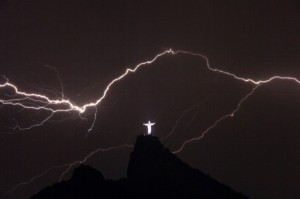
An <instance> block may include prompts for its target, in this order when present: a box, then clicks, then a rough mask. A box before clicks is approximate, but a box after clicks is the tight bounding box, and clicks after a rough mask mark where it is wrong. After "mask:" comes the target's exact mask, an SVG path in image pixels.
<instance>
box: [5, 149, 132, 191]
mask: <svg viewBox="0 0 300 199" xmlns="http://www.w3.org/2000/svg"><path fill="white" fill-rule="evenodd" d="M121 148H133V145H129V144H123V145H119V146H113V147H109V148H98V149H96V150H94V151H92V152H91V153H89V154H88V155H86V156H85V157H84V158H83V159H82V160H77V161H74V162H72V163H67V164H62V165H54V166H52V167H49V168H48V169H46V170H45V171H43V172H42V173H40V174H38V175H36V176H34V177H32V178H31V179H29V180H27V181H25V182H21V183H19V184H17V185H15V186H14V187H13V188H12V189H11V190H9V191H8V192H6V193H5V194H4V196H5V195H8V194H10V193H13V192H14V191H16V190H17V189H18V188H20V187H22V186H25V185H29V184H31V183H33V182H34V181H36V180H37V179H39V178H41V177H43V176H45V175H46V174H48V173H49V172H51V171H53V170H56V169H62V168H64V167H66V169H65V170H64V171H63V172H62V173H61V175H60V177H59V181H62V179H63V177H64V176H65V175H66V174H67V173H68V172H69V171H70V170H71V169H72V168H73V167H74V166H76V165H79V164H84V163H85V162H86V161H87V160H88V159H90V158H91V157H92V156H94V155H96V154H97V153H99V152H108V151H112V150H117V149H121Z"/></svg>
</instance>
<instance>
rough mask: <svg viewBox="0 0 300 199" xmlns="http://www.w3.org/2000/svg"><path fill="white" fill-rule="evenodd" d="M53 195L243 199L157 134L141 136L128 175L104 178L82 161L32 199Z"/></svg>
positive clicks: (43, 198)
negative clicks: (188, 161) (174, 151)
mask: <svg viewBox="0 0 300 199" xmlns="http://www.w3.org/2000/svg"><path fill="white" fill-rule="evenodd" d="M48 198H49V199H50V198H56V199H60V198H91V199H92V198H138V199H143V198H145V199H148V198H149V199H150V198H151V199H154V198H199V199H225V198H226V199H243V198H247V197H246V196H244V195H242V194H240V193H237V192H235V191H233V190H232V189H231V188H229V187H228V186H226V185H224V184H221V183H219V182H217V181H216V180H214V179H212V178H211V177H210V176H208V175H206V174H204V173H203V172H201V171H199V170H197V169H193V168H191V167H190V166H189V165H187V164H185V163H184V162H182V161H181V160H180V159H178V158H177V157H176V156H175V155H174V154H172V153H171V152H170V151H169V150H168V149H166V148H164V147H163V145H162V144H161V143H160V141H159V139H158V138H157V137H155V136H139V137H138V138H137V140H136V143H135V147H134V150H133V152H132V153H131V155H130V160H129V165H128V170H127V178H123V179H120V180H116V181H112V180H106V179H104V177H103V175H102V174H101V173H100V172H99V171H97V170H96V169H94V168H92V167H90V166H87V165H81V166H79V167H78V168H76V169H75V170H74V172H73V175H72V177H71V179H69V180H67V181H63V182H60V183H56V184H54V185H52V186H50V187H46V188H45V189H43V190H42V191H40V192H39V193H37V194H36V195H34V196H33V197H32V199H48Z"/></svg>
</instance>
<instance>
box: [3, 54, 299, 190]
mask: <svg viewBox="0 0 300 199" xmlns="http://www.w3.org/2000/svg"><path fill="white" fill-rule="evenodd" d="M177 54H187V55H191V56H196V57H199V58H201V59H202V60H204V61H205V64H206V67H207V69H208V70H210V71H212V72H215V73H220V74H222V75H225V76H228V77H231V78H233V79H235V80H238V81H241V82H244V83H249V84H252V85H253V88H252V90H251V91H250V92H249V93H248V94H247V95H246V96H244V97H243V98H242V99H241V100H240V101H239V103H238V104H237V106H236V108H235V109H234V110H233V111H231V112H230V113H227V114H226V115H224V116H222V117H220V118H219V119H218V120H216V121H215V122H214V123H213V124H212V125H211V126H209V127H208V128H207V129H206V130H205V131H204V132H202V133H201V134H200V135H199V136H197V137H194V138H191V139H189V140H186V141H184V142H183V144H182V145H181V146H180V147H179V149H177V150H175V151H173V153H175V154H176V153H179V152H181V151H182V150H183V149H184V147H185V146H186V145H187V144H189V143H192V142H195V141H199V140H201V139H202V138H204V137H205V135H206V134H207V133H208V132H209V131H210V130H211V129H213V128H215V127H216V126H217V125H218V124H219V123H221V122H222V121H224V120H225V119H228V118H232V117H234V116H235V114H236V113H237V112H238V111H239V110H240V107H241V106H242V104H243V103H245V102H246V100H247V99H248V98H249V97H251V96H252V95H253V94H254V92H255V91H256V90H257V89H258V88H259V87H260V86H261V85H263V84H267V83H270V82H272V81H274V80H287V81H293V82H296V83H297V84H299V85H300V81H299V80H298V79H297V78H295V77H289V76H279V75H276V76H272V77H269V78H267V79H261V80H255V79H251V78H244V77H241V76H238V75H236V74H234V73H231V72H229V71H225V70H220V69H218V68H213V67H211V65H210V63H209V59H208V58H207V57H206V56H204V55H202V54H198V53H194V52H189V51H183V50H178V51H173V50H172V49H169V50H166V51H163V52H161V53H159V54H157V55H156V56H154V58H152V59H150V60H148V61H145V62H141V63H139V64H138V65H136V66H135V67H134V68H127V69H126V70H125V72H123V73H122V74H121V75H119V76H117V77H116V78H114V79H113V80H111V81H110V82H109V84H108V85H107V86H106V87H105V89H104V91H103V93H102V95H101V96H100V97H99V98H98V99H97V100H96V101H94V102H89V103H87V104H84V105H83V106H78V105H76V104H74V103H72V101H70V100H68V99H65V97H64V95H63V87H62V95H61V98H60V99H51V98H50V97H47V96H46V95H42V94H38V93H30V92H24V91H21V90H20V89H19V88H18V87H17V86H16V85H14V84H12V83H10V81H9V80H8V79H7V78H6V77H5V80H6V81H5V83H3V84H0V90H1V89H12V90H13V91H14V95H11V96H6V97H10V99H0V104H2V105H8V106H16V107H20V108H22V109H29V110H33V111H47V112H49V113H50V114H49V116H47V117H46V118H44V119H43V120H42V121H41V122H40V123H38V124H34V125H31V126H29V127H25V128H21V127H19V126H17V127H16V128H15V129H17V130H28V129H31V128H34V127H38V126H41V125H44V124H45V123H46V122H47V121H49V120H50V119H51V118H52V117H53V116H54V114H57V113H61V112H77V113H78V115H79V117H80V118H82V117H81V115H82V114H83V113H85V112H86V111H87V109H88V108H90V107H95V113H94V120H93V123H92V124H91V127H90V128H89V129H88V131H89V132H90V131H92V129H93V127H94V125H95V121H96V118H97V114H98V109H97V106H99V105H100V104H101V102H102V101H103V100H104V99H105V97H106V96H107V94H108V93H109V91H110V90H111V88H112V87H113V86H114V85H115V84H116V83H118V82H119V81H121V80H122V79H124V78H125V77H126V76H127V75H128V74H130V73H135V72H136V71H138V69H139V68H140V67H142V66H146V65H150V64H152V63H154V62H155V61H156V60H158V59H159V58H160V57H163V56H165V55H177ZM61 86H62V83H61ZM184 114H186V113H183V115H184ZM182 117H183V116H182ZM179 120H181V118H179ZM179 120H178V121H176V123H178V122H179ZM176 125H177V124H176ZM175 129H176V127H175ZM175 129H172V130H171V132H170V134H168V135H167V137H168V136H170V135H171V134H173V132H174V131H175ZM122 147H127V148H132V147H133V146H132V145H127V144H125V145H120V146H117V147H110V148H107V149H101V148H100V149H97V150H95V151H93V152H91V153H90V154H88V155H87V156H85V157H84V158H83V159H82V160H78V161H74V162H72V163H70V164H64V165H60V166H53V167H50V168H49V169H47V170H46V171H44V172H43V173H42V174H40V175H38V176H35V177H34V178H32V179H30V180H29V181H27V182H25V183H20V184H18V185H16V186H15V187H14V188H13V189H12V191H14V190H16V189H17V188H18V187H20V186H21V185H26V184H29V183H31V182H33V181H34V180H36V179H38V178H40V177H42V176H43V175H45V174H46V173H48V172H50V171H51V170H53V169H57V168H63V167H67V169H66V170H65V171H64V172H63V173H62V174H61V176H60V180H62V179H63V177H64V175H65V174H66V173H68V172H69V171H70V169H72V167H73V166H75V165H77V164H82V163H84V162H86V161H87V160H88V159H89V158H90V157H91V156H93V155H95V154H96V153H98V152H106V151H110V150H115V149H119V148H122Z"/></svg>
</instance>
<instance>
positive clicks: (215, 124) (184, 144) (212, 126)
mask: <svg viewBox="0 0 300 199" xmlns="http://www.w3.org/2000/svg"><path fill="white" fill-rule="evenodd" d="M260 86H261V85H260V84H258V85H256V86H255V87H254V88H253V89H252V90H251V91H250V92H249V93H248V94H247V95H246V96H245V97H243V98H242V99H241V100H240V101H239V103H238V105H237V107H236V108H235V109H234V110H233V111H231V112H230V113H228V114H226V115H223V116H222V117H220V118H219V119H217V120H216V121H215V122H214V123H213V124H212V125H211V126H209V127H208V128H207V129H206V130H205V131H203V132H202V133H201V135H200V136H198V137H194V138H191V139H189V140H186V141H184V142H183V144H182V145H181V146H180V148H179V149H177V150H175V151H173V153H175V154H176V153H179V152H181V151H182V150H183V149H184V147H185V146H186V145H187V144H189V143H191V142H194V141H198V140H200V139H202V138H204V136H205V135H206V134H207V133H208V132H209V131H210V130H211V129H213V128H215V127H216V126H217V125H218V124H219V123H220V122H222V121H223V120H225V119H227V118H231V117H234V116H235V114H236V113H237V112H238V111H239V110H240V108H241V106H242V104H243V103H244V102H245V101H246V100H247V99H248V98H249V97H250V96H251V95H252V94H253V93H254V91H256V89H258V88H259V87H260Z"/></svg>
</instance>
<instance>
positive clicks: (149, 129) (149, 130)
mask: <svg viewBox="0 0 300 199" xmlns="http://www.w3.org/2000/svg"><path fill="white" fill-rule="evenodd" d="M154 124H155V123H151V122H150V121H148V123H145V124H144V125H145V126H147V128H148V135H150V134H151V126H153V125H154Z"/></svg>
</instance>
